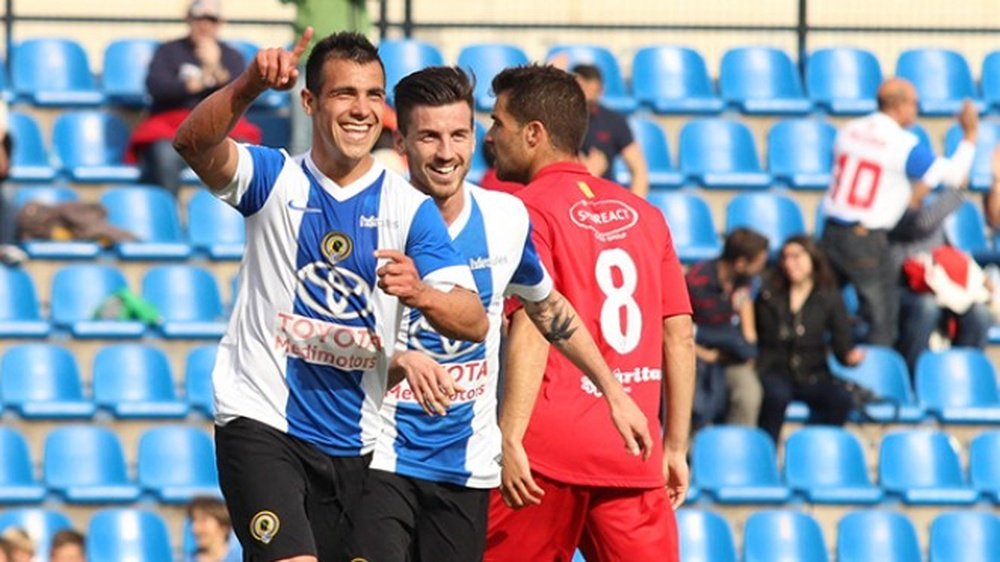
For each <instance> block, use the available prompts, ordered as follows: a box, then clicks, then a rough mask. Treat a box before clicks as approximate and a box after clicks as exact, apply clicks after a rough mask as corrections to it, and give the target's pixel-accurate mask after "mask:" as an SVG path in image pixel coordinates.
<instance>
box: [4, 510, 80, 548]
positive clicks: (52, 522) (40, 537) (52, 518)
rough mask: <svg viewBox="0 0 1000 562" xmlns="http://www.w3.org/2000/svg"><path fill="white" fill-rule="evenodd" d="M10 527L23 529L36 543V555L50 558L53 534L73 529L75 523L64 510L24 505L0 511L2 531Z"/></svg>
mask: <svg viewBox="0 0 1000 562" xmlns="http://www.w3.org/2000/svg"><path fill="white" fill-rule="evenodd" d="M10 527H16V528H18V529H22V530H24V531H26V532H27V533H28V536H29V537H31V540H32V541H33V542H34V543H35V557H36V558H37V559H38V560H48V559H49V546H50V545H51V543H52V535H55V534H56V533H57V532H59V531H62V530H63V529H72V528H73V523H72V522H71V521H70V520H69V517H66V515H64V514H63V513H62V512H60V511H55V510H52V509H46V508H41V507H22V508H17V509H9V510H5V511H0V533H2V532H3V531H5V530H7V529H8V528H10Z"/></svg>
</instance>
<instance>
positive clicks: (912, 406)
mask: <svg viewBox="0 0 1000 562" xmlns="http://www.w3.org/2000/svg"><path fill="white" fill-rule="evenodd" d="M848 287H850V291H851V294H852V295H853V302H854V306H855V308H857V293H856V292H855V291H854V285H846V286H845V287H844V289H845V291H846V290H847V289H848ZM848 300H849V299H848V298H846V297H845V299H844V301H845V304H846V303H847V301H848ZM848 308H850V307H848ZM864 350H865V358H864V360H863V361H862V362H861V364H859V365H856V366H854V367H847V366H845V365H842V364H841V363H840V362H838V361H837V360H836V358H835V357H833V356H832V355H831V356H830V357H829V361H828V364H829V366H830V371H832V372H833V374H834V375H836V376H838V377H840V378H843V379H847V380H849V381H851V382H854V383H856V384H858V385H860V386H863V387H865V388H867V389H869V390H871V391H872V392H874V393H875V395H876V396H878V397H880V398H881V399H884V400H885V401H886V403H876V404H869V405H868V406H866V407H865V412H864V415H859V413H855V414H852V417H853V419H855V420H863V419H864V418H869V419H872V420H874V421H877V422H880V423H897V422H903V423H917V422H921V421H923V420H924V419H926V418H927V412H925V411H924V409H923V408H922V407H921V406H920V405H919V404H917V399H916V397H915V396H914V394H913V387H912V383H911V382H910V381H911V377H910V373H909V370H908V369H907V368H906V361H904V360H903V357H902V356H901V355H900V354H899V352H897V351H896V350H895V349H892V348H889V347H883V346H875V345H867V346H864Z"/></svg>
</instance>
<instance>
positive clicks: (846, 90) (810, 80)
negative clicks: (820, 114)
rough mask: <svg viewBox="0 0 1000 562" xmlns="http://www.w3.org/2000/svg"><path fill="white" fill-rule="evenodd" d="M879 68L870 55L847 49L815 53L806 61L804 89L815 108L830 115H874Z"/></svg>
mask: <svg viewBox="0 0 1000 562" xmlns="http://www.w3.org/2000/svg"><path fill="white" fill-rule="evenodd" d="M881 83H882V67H881V66H880V65H879V63H878V59H877V58H875V55H874V54H872V53H871V51H868V50H865V49H855V48H850V47H833V48H829V49H817V50H816V51H814V52H813V53H812V54H810V55H809V58H807V59H806V89H807V90H808V91H809V97H810V98H811V99H812V100H813V102H814V103H816V105H818V106H820V107H822V108H823V109H824V110H826V111H828V112H830V113H832V114H833V115H866V114H868V113H871V112H873V111H875V109H876V102H875V94H876V92H877V91H878V87H879V85H880V84H881Z"/></svg>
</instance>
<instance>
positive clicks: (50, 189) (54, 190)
mask: <svg viewBox="0 0 1000 562" xmlns="http://www.w3.org/2000/svg"><path fill="white" fill-rule="evenodd" d="M77 200H79V197H78V196H77V194H76V191H74V190H73V188H71V187H68V186H65V185H32V186H30V187H29V186H22V187H18V188H17V191H15V192H14V201H13V204H14V208H15V209H17V210H20V209H21V207H23V206H25V205H26V204H28V203H30V202H32V201H37V202H38V203H42V204H45V205H57V204H59V203H68V202H70V201H77Z"/></svg>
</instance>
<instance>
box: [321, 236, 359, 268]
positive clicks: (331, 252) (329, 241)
mask: <svg viewBox="0 0 1000 562" xmlns="http://www.w3.org/2000/svg"><path fill="white" fill-rule="evenodd" d="M353 249H354V241H353V240H351V237H350V236H348V235H347V234H345V233H343V232H337V231H333V232H328V233H327V234H326V236H324V237H323V242H322V243H320V250H321V251H322V252H323V255H324V256H326V259H328V260H330V263H337V262H341V261H343V260H345V259H347V256H349V255H351V250H353Z"/></svg>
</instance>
